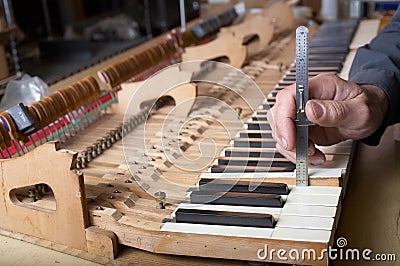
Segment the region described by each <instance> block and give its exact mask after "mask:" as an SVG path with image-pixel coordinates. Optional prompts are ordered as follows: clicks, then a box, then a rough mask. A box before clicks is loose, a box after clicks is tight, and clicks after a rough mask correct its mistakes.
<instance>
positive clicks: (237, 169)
mask: <svg viewBox="0 0 400 266" xmlns="http://www.w3.org/2000/svg"><path fill="white" fill-rule="evenodd" d="M295 168H296V166H295V165H294V164H289V163H288V165H287V166H286V167H274V166H271V167H262V166H238V165H213V166H211V173H267V172H293V171H294V169H295Z"/></svg>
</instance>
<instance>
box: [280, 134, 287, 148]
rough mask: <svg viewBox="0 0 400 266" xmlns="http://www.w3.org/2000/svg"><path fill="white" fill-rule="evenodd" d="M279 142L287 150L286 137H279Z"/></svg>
mask: <svg viewBox="0 0 400 266" xmlns="http://www.w3.org/2000/svg"><path fill="white" fill-rule="evenodd" d="M281 144H282V147H283V148H284V149H285V150H287V141H286V139H285V138H283V137H282V138H281Z"/></svg>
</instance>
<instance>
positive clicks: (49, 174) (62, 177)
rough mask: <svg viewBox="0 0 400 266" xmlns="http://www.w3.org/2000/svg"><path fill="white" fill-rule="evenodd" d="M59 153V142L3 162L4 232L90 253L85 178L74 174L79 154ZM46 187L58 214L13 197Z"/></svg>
mask: <svg viewBox="0 0 400 266" xmlns="http://www.w3.org/2000/svg"><path fill="white" fill-rule="evenodd" d="M57 150H58V142H49V143H46V144H43V145H41V146H40V147H37V148H36V149H35V150H33V151H31V152H29V153H27V154H26V155H24V156H21V157H18V158H13V159H10V160H2V161H0V166H1V168H0V174H1V183H0V189H1V192H2V193H1V196H0V215H1V219H0V228H2V229H5V230H8V231H11V232H19V233H23V234H26V235H30V236H35V237H39V238H41V239H46V240H50V241H52V242H55V243H60V244H63V245H66V246H69V247H73V248H76V249H79V250H84V251H86V250H87V246H86V236H85V228H86V227H88V225H89V222H88V217H87V206H86V196H85V189H84V184H83V175H79V174H77V173H75V172H73V171H71V170H70V169H71V166H72V165H74V162H75V160H76V156H77V153H74V152H70V151H65V150H60V151H57ZM49 166H52V167H49ZM42 183H43V184H47V185H48V186H50V188H51V189H52V191H53V193H54V199H55V201H56V209H55V210H50V209H47V210H46V209H43V208H39V207H38V206H36V202H32V203H24V202H21V201H19V200H18V199H17V197H16V195H14V194H13V193H12V191H13V190H15V189H17V188H22V187H28V186H33V185H35V184H42ZM10 192H11V193H10Z"/></svg>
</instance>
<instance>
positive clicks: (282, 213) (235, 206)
mask: <svg viewBox="0 0 400 266" xmlns="http://www.w3.org/2000/svg"><path fill="white" fill-rule="evenodd" d="M356 27H357V22H356V21H344V22H333V23H325V24H324V25H322V26H321V27H320V29H319V31H318V32H317V33H316V34H315V35H314V36H313V39H312V40H311V41H310V69H311V72H310V77H312V76H315V75H317V74H319V73H323V72H327V71H329V72H334V73H337V74H338V73H340V71H341V69H342V67H343V61H344V60H345V58H346V54H347V52H348V47H349V44H350V42H351V40H352V37H353V35H354V32H355V30H356ZM339 33H340V34H339ZM339 35H340V36H343V38H339V39H338V38H337V36H339ZM321 68H322V69H321ZM294 69H295V63H293V64H292V66H291V67H290V69H289V70H288V71H287V72H286V74H285V75H284V76H283V78H282V79H281V80H280V81H279V82H278V84H277V85H276V87H275V89H274V90H273V91H272V92H271V93H270V94H269V95H268V97H267V99H266V101H265V102H264V103H263V104H262V105H261V106H260V107H259V109H258V110H256V111H255V112H254V113H253V115H252V117H251V118H250V119H249V120H248V122H247V124H246V125H245V126H244V128H243V130H241V131H239V133H238V134H237V135H236V136H235V138H234V139H233V140H232V141H231V146H228V147H226V148H225V149H224V150H223V151H222V153H221V155H220V156H219V157H218V158H217V159H216V160H215V162H214V164H213V165H212V166H211V167H210V169H209V173H204V174H201V175H200V181H199V183H198V185H197V187H195V188H193V189H191V191H190V192H189V193H188V198H189V200H188V202H183V203H180V204H179V205H178V206H177V208H176V210H175V211H174V212H173V214H172V216H171V218H172V220H171V221H169V222H167V223H165V224H164V225H163V226H162V227H161V231H163V232H179V233H186V234H195V235H197V234H207V235H216V236H225V237H226V236H229V237H238V238H243V237H245V238H261V239H264V240H265V241H266V243H268V240H270V239H271V240H280V241H305V242H317V243H325V245H328V244H329V243H331V240H332V238H333V236H334V232H335V228H336V223H337V218H338V216H339V215H340V214H339V213H340V201H341V197H342V196H343V195H342V188H341V187H340V186H339V185H340V184H341V183H342V182H343V180H342V179H343V176H344V173H346V171H348V166H349V162H350V161H351V158H350V157H351V151H352V146H353V143H352V142H351V141H348V142H344V143H340V144H338V145H333V146H331V147H318V148H320V149H321V150H322V151H324V152H326V153H327V163H326V164H325V165H323V166H318V167H315V166H314V167H310V170H309V171H310V179H311V182H310V183H311V185H317V186H309V187H296V186H292V185H289V186H287V185H286V184H285V183H288V184H294V183H295V174H294V170H295V165H294V164H293V163H291V162H290V161H288V160H287V159H285V158H284V157H283V156H282V155H281V154H279V153H278V152H277V151H276V150H275V144H276V143H275V141H274V140H273V138H272V135H271V127H270V125H269V123H268V120H267V118H266V114H267V112H268V110H269V108H270V107H271V106H273V104H274V103H275V98H276V95H277V94H278V93H279V90H281V89H282V88H283V87H285V86H288V85H291V84H292V83H293V82H294V81H295V74H293V72H294ZM321 179H322V180H323V179H325V180H326V179H332V180H335V182H332V183H330V186H324V185H323V184H324V182H323V181H320V180H321ZM282 180H284V182H285V183H271V182H282ZM313 180H314V182H313ZM332 185H333V186H332Z"/></svg>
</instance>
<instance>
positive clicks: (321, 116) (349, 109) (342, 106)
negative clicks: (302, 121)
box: [306, 99, 365, 127]
mask: <svg viewBox="0 0 400 266" xmlns="http://www.w3.org/2000/svg"><path fill="white" fill-rule="evenodd" d="M360 108H362V106H361V105H360V101H358V99H351V100H348V101H334V100H316V99H313V100H309V101H308V102H307V104H306V115H307V118H308V119H309V120H310V121H311V122H313V123H316V124H318V125H320V126H323V127H337V126H340V125H351V124H352V123H353V122H356V121H357V120H359V119H360V118H361V117H360V113H361V115H362V114H363V111H365V110H360ZM360 111H361V112H360Z"/></svg>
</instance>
